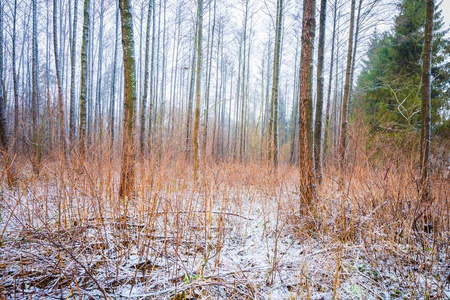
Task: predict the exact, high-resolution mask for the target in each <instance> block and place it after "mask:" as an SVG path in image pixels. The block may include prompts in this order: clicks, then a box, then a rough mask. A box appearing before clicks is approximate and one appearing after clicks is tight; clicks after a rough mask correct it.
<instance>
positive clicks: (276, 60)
mask: <svg viewBox="0 0 450 300" xmlns="http://www.w3.org/2000/svg"><path fill="white" fill-rule="evenodd" d="M276 20H277V21H276V25H275V27H276V28H275V48H274V52H273V73H272V76H273V77H272V96H271V98H272V99H271V111H273V167H274V168H275V169H276V168H277V166H278V85H279V84H278V81H279V77H280V60H281V57H280V52H281V27H282V26H283V25H282V24H283V0H278V1H277V19H276ZM269 138H272V137H269Z"/></svg>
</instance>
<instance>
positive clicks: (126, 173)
mask: <svg viewBox="0 0 450 300" xmlns="http://www.w3.org/2000/svg"><path fill="white" fill-rule="evenodd" d="M119 8H120V12H121V24H122V49H123V77H124V92H123V93H124V94H123V96H124V100H123V114H124V116H123V136H122V159H121V161H122V170H121V175H120V187H119V198H123V197H124V196H129V195H130V192H131V191H132V189H133V186H134V161H135V156H136V153H135V145H134V140H135V121H136V119H135V118H136V62H135V57H134V36H133V14H132V7H131V3H130V0H119Z"/></svg>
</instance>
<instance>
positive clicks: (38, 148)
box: [31, 0, 42, 174]
mask: <svg viewBox="0 0 450 300" xmlns="http://www.w3.org/2000/svg"><path fill="white" fill-rule="evenodd" d="M32 5H33V37H32V63H31V64H32V113H31V118H32V124H33V139H32V141H33V146H32V148H33V152H34V159H33V169H34V172H35V173H37V174H39V169H40V164H41V160H42V143H41V130H40V125H39V120H38V118H39V83H38V76H39V75H38V70H39V60H38V45H37V35H38V32H37V8H36V0H33V1H32Z"/></svg>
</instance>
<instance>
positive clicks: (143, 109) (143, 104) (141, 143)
mask: <svg viewBox="0 0 450 300" xmlns="http://www.w3.org/2000/svg"><path fill="white" fill-rule="evenodd" d="M151 19H152V0H150V1H149V4H148V14H147V32H146V36H145V52H144V56H145V63H144V91H143V94H142V98H141V113H140V132H139V147H140V152H141V156H142V155H143V153H144V146H145V143H144V138H145V112H146V110H147V97H148V92H147V90H148V77H149V72H148V56H149V52H150V51H149V48H150V24H151Z"/></svg>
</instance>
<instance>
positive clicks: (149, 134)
mask: <svg viewBox="0 0 450 300" xmlns="http://www.w3.org/2000/svg"><path fill="white" fill-rule="evenodd" d="M150 1H152V2H153V9H152V23H153V24H152V55H151V59H150V92H149V96H150V101H149V113H148V132H147V140H148V141H147V142H148V149H149V153H150V154H151V149H152V135H153V132H152V128H153V127H152V126H153V99H154V93H155V90H156V89H155V88H154V87H155V79H154V78H155V68H154V67H155V35H156V34H155V32H156V8H155V0H150Z"/></svg>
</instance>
